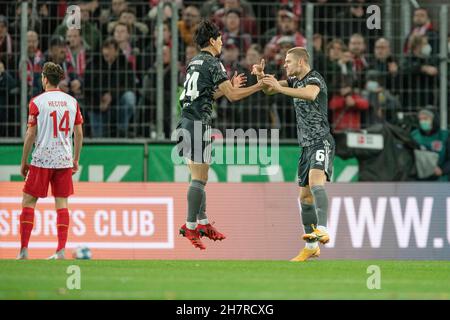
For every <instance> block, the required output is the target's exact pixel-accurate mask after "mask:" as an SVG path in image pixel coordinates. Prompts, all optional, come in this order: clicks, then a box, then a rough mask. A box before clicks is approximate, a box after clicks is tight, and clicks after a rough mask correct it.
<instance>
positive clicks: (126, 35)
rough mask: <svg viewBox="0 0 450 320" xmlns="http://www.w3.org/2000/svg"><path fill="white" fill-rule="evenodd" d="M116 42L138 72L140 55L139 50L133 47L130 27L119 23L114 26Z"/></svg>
mask: <svg viewBox="0 0 450 320" xmlns="http://www.w3.org/2000/svg"><path fill="white" fill-rule="evenodd" d="M113 34H114V40H116V42H117V44H118V45H119V48H120V51H121V52H122V54H123V55H124V56H125V57H126V58H127V60H128V62H129V63H130V64H131V66H132V68H133V70H134V71H136V66H137V65H136V64H137V60H136V59H137V55H138V54H139V48H136V47H134V48H133V47H132V45H131V41H130V38H131V35H130V30H129V28H128V26H127V25H126V24H124V23H120V22H119V23H118V24H116V25H115V26H114V30H113Z"/></svg>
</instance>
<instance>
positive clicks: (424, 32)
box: [403, 8, 439, 55]
mask: <svg viewBox="0 0 450 320" xmlns="http://www.w3.org/2000/svg"><path fill="white" fill-rule="evenodd" d="M417 35H421V36H425V37H427V39H428V43H429V44H430V46H431V52H430V55H438V54H439V35H438V33H437V32H436V31H435V30H434V28H433V24H432V23H431V21H430V17H429V16H428V11H427V9H425V8H417V9H415V10H414V16H413V28H412V30H411V31H410V32H409V34H408V37H407V38H406V40H405V43H404V45H403V53H405V54H410V53H411V50H412V47H411V41H412V38H413V37H414V36H417Z"/></svg>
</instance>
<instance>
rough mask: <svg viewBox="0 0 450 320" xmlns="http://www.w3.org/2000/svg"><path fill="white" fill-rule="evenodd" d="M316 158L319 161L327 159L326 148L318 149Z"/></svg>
mask: <svg viewBox="0 0 450 320" xmlns="http://www.w3.org/2000/svg"><path fill="white" fill-rule="evenodd" d="M316 160H317V161H323V160H325V150H317V152H316Z"/></svg>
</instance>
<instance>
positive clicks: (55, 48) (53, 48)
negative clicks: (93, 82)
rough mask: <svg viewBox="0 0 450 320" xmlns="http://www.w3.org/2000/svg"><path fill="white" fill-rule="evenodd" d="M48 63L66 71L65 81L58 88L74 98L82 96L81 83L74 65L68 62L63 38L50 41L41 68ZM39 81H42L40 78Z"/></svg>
mask: <svg viewBox="0 0 450 320" xmlns="http://www.w3.org/2000/svg"><path fill="white" fill-rule="evenodd" d="M48 61H51V62H53V63H55V64H59V65H60V66H61V67H62V69H63V70H64V79H63V80H61V82H60V83H59V84H58V88H59V89H61V90H62V91H64V92H66V93H69V94H71V95H74V96H77V95H80V94H81V81H80V79H79V78H78V76H77V74H76V73H75V69H74V67H73V65H72V63H71V62H70V61H67V60H66V42H65V41H64V39H63V38H60V37H54V38H52V39H51V40H50V47H49V49H48V52H47V54H46V56H45V60H42V61H41V68H42V67H43V66H44V64H45V62H48ZM39 81H41V79H40V78H39ZM40 86H41V90H40V91H42V84H41V85H40Z"/></svg>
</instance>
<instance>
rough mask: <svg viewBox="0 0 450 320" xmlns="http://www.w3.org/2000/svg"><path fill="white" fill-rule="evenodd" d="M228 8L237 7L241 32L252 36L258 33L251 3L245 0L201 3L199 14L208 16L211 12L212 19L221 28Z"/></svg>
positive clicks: (212, 0) (215, 0) (220, 0)
mask: <svg viewBox="0 0 450 320" xmlns="http://www.w3.org/2000/svg"><path fill="white" fill-rule="evenodd" d="M221 5H223V6H221ZM230 9H237V10H239V12H240V16H241V28H242V32H244V33H248V34H251V35H252V36H257V35H258V30H257V29H256V19H255V14H254V12H253V8H252V5H251V4H250V3H249V2H248V1H245V0H211V1H207V2H205V3H204V4H203V7H202V8H201V14H202V16H203V17H205V18H208V17H209V16H210V15H211V14H213V15H212V17H211V19H212V21H213V22H214V23H215V24H216V25H217V26H218V27H219V28H220V29H223V26H224V21H223V18H224V16H225V14H226V12H227V11H228V10H230Z"/></svg>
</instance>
